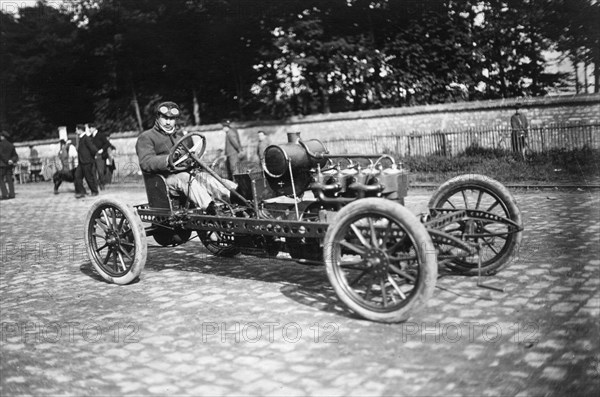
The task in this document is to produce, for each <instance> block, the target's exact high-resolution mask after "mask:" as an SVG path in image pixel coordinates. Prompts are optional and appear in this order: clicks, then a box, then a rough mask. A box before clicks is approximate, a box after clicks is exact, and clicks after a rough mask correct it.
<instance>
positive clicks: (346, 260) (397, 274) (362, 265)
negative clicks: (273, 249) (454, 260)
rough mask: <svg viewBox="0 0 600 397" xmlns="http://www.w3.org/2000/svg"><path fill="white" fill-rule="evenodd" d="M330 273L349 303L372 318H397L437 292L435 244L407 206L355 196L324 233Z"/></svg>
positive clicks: (366, 316)
mask: <svg viewBox="0 0 600 397" xmlns="http://www.w3.org/2000/svg"><path fill="white" fill-rule="evenodd" d="M323 252H324V258H325V265H326V269H327V276H328V277H329V280H330V282H331V284H332V286H333V288H334V290H335V292H336V293H337V295H338V297H339V298H340V300H342V302H344V303H345V304H346V305H348V307H349V308H350V309H352V310H353V311H355V312H356V313H358V314H359V315H361V316H363V317H364V318H367V319H369V320H373V321H382V322H398V321H404V320H406V319H408V317H409V316H410V315H411V314H412V313H413V312H414V311H415V310H417V309H418V308H419V307H421V306H423V305H424V304H425V303H426V302H427V300H428V299H429V298H430V297H431V296H432V295H433V291H434V288H435V282H436V278H437V260H436V254H435V248H434V246H433V243H432V241H431V238H430V236H429V234H428V233H427V230H426V229H425V227H424V226H423V225H422V224H421V223H420V222H419V220H418V219H417V218H416V217H415V216H414V215H413V214H412V213H411V212H410V211H408V210H407V209H406V208H404V207H403V206H401V205H400V204H398V203H395V202H392V201H389V200H385V199H382V198H366V199H360V200H357V201H354V202H352V203H350V204H348V205H347V206H345V207H344V208H342V210H341V211H340V212H339V213H338V215H337V217H336V220H335V223H334V224H333V225H331V226H330V227H329V228H328V230H327V234H326V236H325V241H324V250H323Z"/></svg>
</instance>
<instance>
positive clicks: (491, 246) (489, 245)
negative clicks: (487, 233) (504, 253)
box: [483, 240, 498, 255]
mask: <svg viewBox="0 0 600 397" xmlns="http://www.w3.org/2000/svg"><path fill="white" fill-rule="evenodd" d="M483 242H484V243H485V245H487V246H488V247H490V248H491V249H492V251H494V253H495V254H496V255H498V251H496V249H495V248H494V246H493V245H492V244H491V243H488V242H487V241H485V240H483Z"/></svg>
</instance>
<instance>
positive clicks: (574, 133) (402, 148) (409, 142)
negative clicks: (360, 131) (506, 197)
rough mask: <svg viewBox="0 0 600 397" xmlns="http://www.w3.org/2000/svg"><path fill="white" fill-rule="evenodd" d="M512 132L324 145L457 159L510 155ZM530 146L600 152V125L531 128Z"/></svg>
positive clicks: (502, 130)
mask: <svg viewBox="0 0 600 397" xmlns="http://www.w3.org/2000/svg"><path fill="white" fill-rule="evenodd" d="M511 134H512V130H511V129H510V128H505V127H496V128H491V129H485V128H471V129H467V130H461V131H436V132H433V133H423V132H413V133H408V134H387V135H372V136H368V137H364V138H343V139H330V140H324V141H323V142H324V143H325V145H326V146H327V148H328V149H329V151H330V152H331V153H335V154H345V153H388V154H394V155H397V156H401V157H410V156H427V155H441V156H449V157H451V156H455V155H457V154H460V153H462V152H464V151H465V150H466V149H467V148H469V147H481V148H489V149H502V150H506V151H507V152H510V151H511V150H512V147H511ZM526 142H527V145H528V146H529V148H530V150H531V151H532V152H535V153H545V152H548V151H550V150H552V149H565V150H574V149H582V148H584V147H588V148H591V149H600V124H577V125H556V126H549V127H534V128H529V130H528V137H527V140H526Z"/></svg>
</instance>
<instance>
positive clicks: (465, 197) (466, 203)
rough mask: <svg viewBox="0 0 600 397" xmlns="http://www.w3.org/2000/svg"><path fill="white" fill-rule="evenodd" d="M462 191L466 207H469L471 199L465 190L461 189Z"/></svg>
mask: <svg viewBox="0 0 600 397" xmlns="http://www.w3.org/2000/svg"><path fill="white" fill-rule="evenodd" d="M460 193H461V194H462V196H463V200H464V201H465V208H466V209H469V201H468V200H467V196H466V194H465V191H464V190H461V191H460Z"/></svg>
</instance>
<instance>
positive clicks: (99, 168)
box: [90, 127, 110, 190]
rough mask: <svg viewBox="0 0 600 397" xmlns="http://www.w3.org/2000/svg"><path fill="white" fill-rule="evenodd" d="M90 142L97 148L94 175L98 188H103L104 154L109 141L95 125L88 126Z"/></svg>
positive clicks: (104, 172)
mask: <svg viewBox="0 0 600 397" xmlns="http://www.w3.org/2000/svg"><path fill="white" fill-rule="evenodd" d="M90 131H91V136H92V142H93V144H94V146H96V148H98V152H97V153H96V158H95V161H94V162H95V171H96V172H95V176H96V181H97V182H98V186H99V187H100V190H104V182H105V179H106V177H105V174H106V159H107V157H105V156H106V154H107V152H108V148H109V147H110V142H109V141H108V138H107V136H106V134H105V133H103V132H100V131H98V129H97V128H95V127H90Z"/></svg>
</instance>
